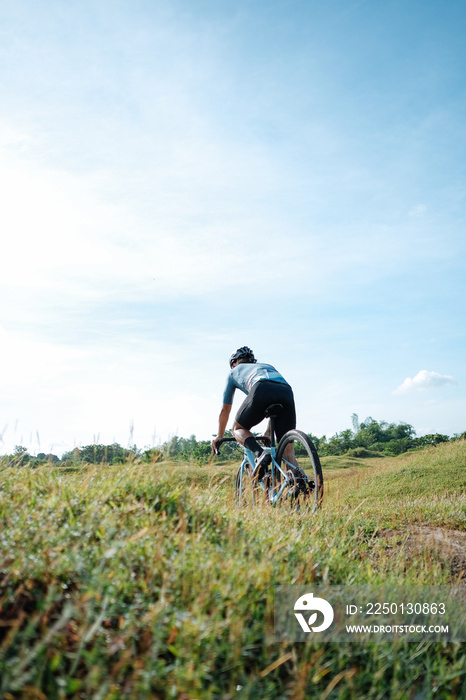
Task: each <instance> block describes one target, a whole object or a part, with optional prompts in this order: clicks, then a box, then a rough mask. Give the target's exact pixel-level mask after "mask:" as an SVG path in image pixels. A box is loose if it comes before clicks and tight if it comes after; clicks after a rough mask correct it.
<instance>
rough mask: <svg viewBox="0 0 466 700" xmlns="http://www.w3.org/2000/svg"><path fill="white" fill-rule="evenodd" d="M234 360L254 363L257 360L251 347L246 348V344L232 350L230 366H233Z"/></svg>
mask: <svg viewBox="0 0 466 700" xmlns="http://www.w3.org/2000/svg"><path fill="white" fill-rule="evenodd" d="M234 362H238V363H240V362H248V363H254V362H257V360H256V359H255V357H254V353H253V351H252V350H251V348H248V347H247V346H246V345H244V346H243V347H242V348H238V350H237V351H236V352H234V353H233V355H232V356H231V357H230V368H231V367H233V363H234Z"/></svg>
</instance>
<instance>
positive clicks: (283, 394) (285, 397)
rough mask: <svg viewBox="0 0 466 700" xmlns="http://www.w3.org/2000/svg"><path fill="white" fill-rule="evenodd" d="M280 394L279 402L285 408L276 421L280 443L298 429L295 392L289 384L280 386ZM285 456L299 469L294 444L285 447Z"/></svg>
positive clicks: (276, 431)
mask: <svg viewBox="0 0 466 700" xmlns="http://www.w3.org/2000/svg"><path fill="white" fill-rule="evenodd" d="M277 392H278V393H279V399H278V400H279V401H280V403H281V404H282V406H283V409H282V411H281V412H280V415H279V416H278V417H277V419H276V421H275V433H276V435H277V441H278V442H280V440H281V439H282V437H283V436H284V434H285V433H287V432H288V431H289V430H294V429H295V428H296V409H295V404H294V396H293V390H292V389H291V387H290V386H289V385H288V384H282V385H279V387H278V388H277ZM283 456H284V458H285V459H286V461H287V462H289V463H290V464H292V465H293V466H295V467H297V466H299V465H298V460H297V459H296V455H295V452H294V444H293V443H290V444H289V445H287V446H286V447H285V450H284V452H283Z"/></svg>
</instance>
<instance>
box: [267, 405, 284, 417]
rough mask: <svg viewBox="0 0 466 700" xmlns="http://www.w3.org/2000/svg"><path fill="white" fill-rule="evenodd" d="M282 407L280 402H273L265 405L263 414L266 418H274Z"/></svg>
mask: <svg viewBox="0 0 466 700" xmlns="http://www.w3.org/2000/svg"><path fill="white" fill-rule="evenodd" d="M282 409H283V406H282V405H281V403H273V404H271V405H270V406H267V408H266V409H265V413H264V415H265V417H266V418H276V417H277V416H278V414H279V413H280V411H281V410H282Z"/></svg>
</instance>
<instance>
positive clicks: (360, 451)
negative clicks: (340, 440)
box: [346, 447, 385, 457]
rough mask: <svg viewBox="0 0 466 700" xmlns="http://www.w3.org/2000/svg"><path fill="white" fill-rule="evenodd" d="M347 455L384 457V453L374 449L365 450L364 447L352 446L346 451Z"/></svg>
mask: <svg viewBox="0 0 466 700" xmlns="http://www.w3.org/2000/svg"><path fill="white" fill-rule="evenodd" d="M346 454H347V455H348V457H384V456H385V455H383V454H381V453H380V452H374V450H366V448H365V447H352V448H351V450H348V452H347V453H346Z"/></svg>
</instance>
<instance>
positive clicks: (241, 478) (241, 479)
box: [235, 464, 258, 506]
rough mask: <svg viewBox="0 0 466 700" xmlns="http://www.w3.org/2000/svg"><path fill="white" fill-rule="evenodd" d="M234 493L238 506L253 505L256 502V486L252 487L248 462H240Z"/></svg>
mask: <svg viewBox="0 0 466 700" xmlns="http://www.w3.org/2000/svg"><path fill="white" fill-rule="evenodd" d="M235 494H236V502H237V504H238V505H239V506H254V505H256V504H257V502H258V498H257V497H258V494H257V488H255V487H254V483H253V480H252V469H251V466H250V465H249V464H242V465H241V466H240V467H239V469H238V471H237V474H236V482H235Z"/></svg>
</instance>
